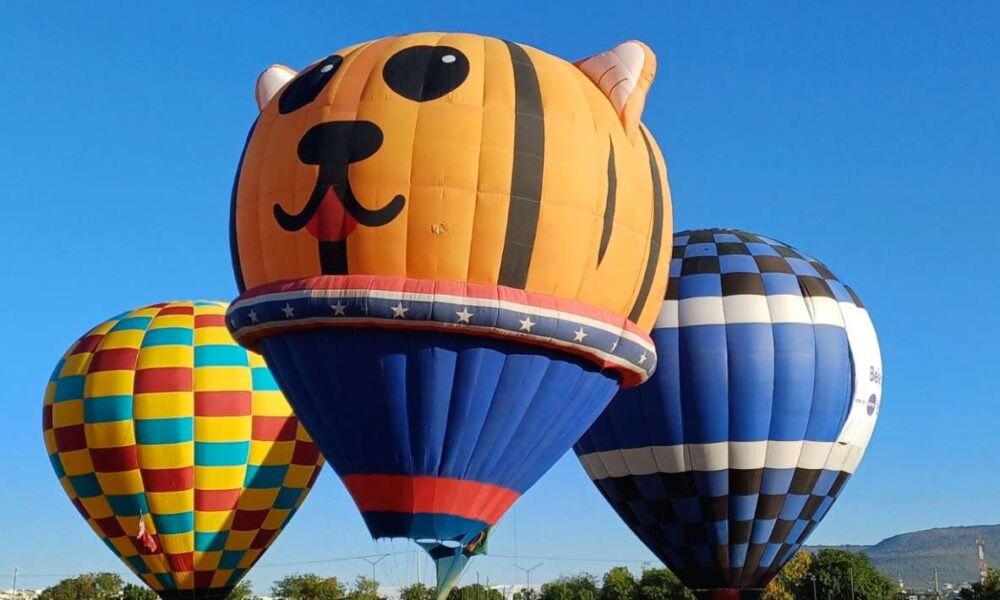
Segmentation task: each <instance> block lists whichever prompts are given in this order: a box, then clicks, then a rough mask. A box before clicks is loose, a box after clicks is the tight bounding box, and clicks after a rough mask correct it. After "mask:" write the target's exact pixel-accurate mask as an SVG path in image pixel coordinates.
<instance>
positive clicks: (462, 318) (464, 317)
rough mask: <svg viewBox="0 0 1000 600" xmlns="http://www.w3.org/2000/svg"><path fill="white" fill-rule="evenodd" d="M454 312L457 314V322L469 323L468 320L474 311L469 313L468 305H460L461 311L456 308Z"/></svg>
mask: <svg viewBox="0 0 1000 600" xmlns="http://www.w3.org/2000/svg"><path fill="white" fill-rule="evenodd" d="M455 314H456V315H457V316H458V322H459V323H469V322H470V321H469V320H470V319H471V318H472V317H474V316H475V313H470V312H469V307H468V306H464V307H462V310H461V312H459V311H457V310H456V311H455Z"/></svg>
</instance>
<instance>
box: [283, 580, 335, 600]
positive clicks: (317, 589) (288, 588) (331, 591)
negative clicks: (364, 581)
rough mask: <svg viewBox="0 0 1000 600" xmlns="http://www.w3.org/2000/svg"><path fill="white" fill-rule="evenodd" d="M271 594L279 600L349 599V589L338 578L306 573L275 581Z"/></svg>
mask: <svg viewBox="0 0 1000 600" xmlns="http://www.w3.org/2000/svg"><path fill="white" fill-rule="evenodd" d="M271 594H272V595H273V596H275V597H276V598H278V599H279V600H342V599H343V598H346V597H347V588H346V587H345V586H344V584H343V583H341V582H339V581H337V578H336V577H326V578H324V577H320V576H319V575H316V574H314V573H306V574H304V575H289V576H287V577H285V578H284V579H280V580H278V581H275V582H274V584H273V585H272V586H271Z"/></svg>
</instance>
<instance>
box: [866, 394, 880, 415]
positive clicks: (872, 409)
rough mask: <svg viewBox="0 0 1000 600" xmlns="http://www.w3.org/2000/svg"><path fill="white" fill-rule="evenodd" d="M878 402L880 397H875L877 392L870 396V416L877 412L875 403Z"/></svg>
mask: <svg viewBox="0 0 1000 600" xmlns="http://www.w3.org/2000/svg"><path fill="white" fill-rule="evenodd" d="M876 404H878V399H877V398H875V394H872V395H871V396H869V397H868V416H869V417H870V416H872V415H874V414H875V405H876Z"/></svg>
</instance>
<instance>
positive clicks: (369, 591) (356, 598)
mask: <svg viewBox="0 0 1000 600" xmlns="http://www.w3.org/2000/svg"><path fill="white" fill-rule="evenodd" d="M347 597H348V598H350V599H351V600H379V595H378V582H377V581H375V580H374V579H372V578H371V577H365V576H364V575H358V576H357V577H356V578H355V579H354V589H353V590H351V593H350V594H348V595H347Z"/></svg>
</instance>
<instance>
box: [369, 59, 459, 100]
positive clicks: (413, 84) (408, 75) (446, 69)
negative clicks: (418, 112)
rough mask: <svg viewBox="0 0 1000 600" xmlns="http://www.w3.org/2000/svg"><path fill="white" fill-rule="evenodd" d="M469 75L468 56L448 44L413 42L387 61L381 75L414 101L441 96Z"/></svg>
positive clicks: (401, 93)
mask: <svg viewBox="0 0 1000 600" xmlns="http://www.w3.org/2000/svg"><path fill="white" fill-rule="evenodd" d="M468 76H469V59H468V58H466V57H465V55H464V54H462V53H461V52H460V51H458V50H457V49H456V48H452V47H450V46H412V47H410V48H406V49H403V50H400V51H399V52H397V53H395V54H393V55H392V57H391V58H389V60H387V61H386V63H385V67H383V68H382V79H384V80H385V83H386V84H387V85H388V86H389V87H390V88H391V89H392V91H394V92H396V93H397V94H399V95H400V96H403V97H404V98H408V99H410V100H414V101H416V102H426V101H428V100H434V99H435V98H440V97H441V96H444V95H445V94H447V93H449V92H451V91H454V90H455V89H457V88H458V87H459V86H460V85H462V83H464V82H465V79H466V78H467V77H468Z"/></svg>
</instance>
